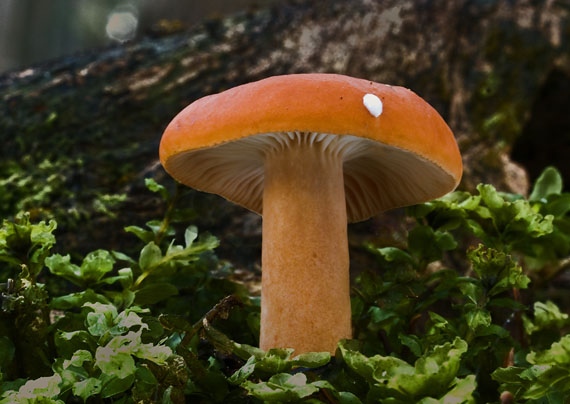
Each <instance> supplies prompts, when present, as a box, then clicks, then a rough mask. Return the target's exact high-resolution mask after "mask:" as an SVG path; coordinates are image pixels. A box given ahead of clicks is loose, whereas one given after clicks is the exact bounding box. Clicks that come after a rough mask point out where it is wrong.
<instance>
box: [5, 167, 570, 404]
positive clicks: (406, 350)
mask: <svg viewBox="0 0 570 404" xmlns="http://www.w3.org/2000/svg"><path fill="white" fill-rule="evenodd" d="M147 187H148V189H149V190H150V191H152V192H155V193H157V194H159V195H160V196H161V197H162V198H163V199H164V201H165V204H167V206H168V208H167V209H166V215H165V217H164V218H163V219H160V220H154V221H150V222H148V223H147V224H146V225H145V226H144V227H139V226H129V227H127V228H125V231H126V232H125V237H136V238H137V239H138V240H139V248H138V250H137V251H136V252H135V253H131V252H129V253H124V252H119V251H108V250H96V251H92V252H90V253H88V254H86V255H85V256H84V257H76V256H75V255H73V256H71V255H64V254H60V253H55V252H54V245H55V243H56V236H55V235H56V234H57V224H56V221H55V220H50V221H41V222H31V221H30V215H29V214H28V213H20V214H18V215H17V216H16V217H15V218H14V219H13V220H4V222H3V223H2V225H1V227H0V275H1V277H2V280H1V281H2V282H4V283H3V284H1V286H0V292H1V311H0V372H1V374H0V403H3V404H5V403H75V402H77V403H82V402H88V403H184V402H191V403H262V402H267V403H291V402H305V403H342V404H357V403H391V404H404V403H422V404H432V403H433V404H435V403H446V404H447V403H457V404H460V403H500V402H504V403H507V402H521V403H565V402H568V401H569V400H570V334H566V333H567V331H568V326H569V324H570V320H569V319H568V315H567V314H566V311H568V307H559V306H558V305H557V304H556V302H555V300H554V299H552V298H551V296H550V292H549V280H551V279H553V278H555V277H557V276H560V275H561V272H563V271H564V269H565V268H566V266H567V260H568V256H569V255H570V217H569V215H568V212H569V211H570V194H568V193H562V179H561V178H560V175H559V173H558V172H557V171H556V170H555V169H553V168H548V169H546V170H545V171H544V172H543V174H542V176H541V177H540V178H539V179H538V181H537V183H536V184H535V186H534V189H533V191H532V194H531V196H530V197H529V199H528V200H527V199H524V198H523V197H521V196H519V195H513V194H504V193H500V192H497V191H496V190H495V189H494V188H493V187H492V186H490V185H480V186H479V187H478V188H477V193H475V194H469V193H466V192H454V193H452V194H449V195H447V196H445V197H443V198H441V199H438V200H435V201H432V202H429V203H425V204H422V205H417V206H414V207H412V208H409V209H408V211H407V215H408V219H409V220H410V221H412V222H413V223H414V225H413V226H411V228H410V230H409V232H408V234H407V243H406V248H397V247H393V246H383V247H378V246H374V245H367V246H365V248H366V250H367V251H368V252H369V254H371V255H372V256H374V257H375V259H376V265H375V266H374V267H371V268H369V269H367V270H365V271H363V272H361V273H360V274H358V276H357V277H356V278H355V279H354V282H353V294H352V315H353V329H354V338H353V339H352V340H344V341H341V342H340V343H339V346H338V349H337V351H336V354H335V355H334V356H331V355H330V354H329V353H319V352H317V353H305V354H301V355H298V356H293V353H292V352H291V350H287V349H272V350H269V351H267V352H264V351H262V350H260V349H259V348H255V346H257V342H258V334H259V307H260V305H259V296H253V295H251V294H250V293H249V292H248V288H247V287H246V285H244V284H243V283H240V282H238V281H236V277H235V276H234V275H235V274H234V268H233V267H232V266H231V264H229V263H227V262H222V261H220V260H218V258H217V257H216V255H215V248H216V247H217V245H218V240H217V239H216V238H215V237H214V236H212V235H208V234H203V233H199V232H198V230H197V229H196V227H194V226H193V225H192V224H190V223H187V222H186V220H185V217H187V215H185V214H184V210H183V209H182V208H183V207H182V206H177V200H178V199H177V198H176V197H174V196H172V195H170V193H169V192H168V191H167V189H166V188H164V187H163V186H161V185H159V184H157V183H156V182H154V181H153V180H147ZM59 247H60V248H59V250H58V251H62V250H64V248H63V249H62V248H61V246H59Z"/></svg>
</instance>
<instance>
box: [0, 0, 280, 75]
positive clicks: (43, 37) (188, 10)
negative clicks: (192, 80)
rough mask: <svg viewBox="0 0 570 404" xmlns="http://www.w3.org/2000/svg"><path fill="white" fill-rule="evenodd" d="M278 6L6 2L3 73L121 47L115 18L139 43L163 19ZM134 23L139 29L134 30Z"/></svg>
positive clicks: (180, 0)
mask: <svg viewBox="0 0 570 404" xmlns="http://www.w3.org/2000/svg"><path fill="white" fill-rule="evenodd" d="M274 3H277V0H207V1H203V0H131V1H116V0H95V1H93V0H47V1H37V0H1V1H0V73H1V72H3V71H7V70H12V69H20V68H23V67H24V66H28V65H30V64H34V63H38V62H42V61H45V60H48V59H54V58H57V57H60V56H63V55H69V54H71V53H73V52H77V51H80V50H83V49H87V48H93V47H103V46H108V45H112V44H114V43H117V42H119V43H120V42H121V39H124V38H125V37H122V38H118V37H117V36H116V35H115V37H113V36H112V33H113V32H114V31H113V25H111V26H110V27H109V30H107V26H108V23H109V22H110V21H111V22H112V21H113V18H115V21H116V23H115V24H116V25H115V26H114V28H115V29H121V28H122V29H124V31H123V32H125V34H126V37H127V38H132V39H134V40H137V39H140V38H141V37H143V36H145V35H149V34H151V33H152V31H153V27H156V25H157V24H158V23H159V21H160V20H161V19H166V20H169V21H170V22H173V21H177V22H179V23H181V25H182V28H191V27H193V26H194V25H196V24H198V23H199V22H201V21H203V20H205V19H212V18H221V17H223V16H227V15H229V14H231V13H235V12H239V11H244V10H252V9H256V8H260V7H266V6H268V5H271V4H274ZM126 14H129V15H130V16H132V17H129V16H127V15H126ZM121 17H122V18H121ZM132 21H136V27H132V26H129V23H130V22H132ZM121 22H122V24H121ZM129 28H134V29H129Z"/></svg>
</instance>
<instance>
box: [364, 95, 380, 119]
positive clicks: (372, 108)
mask: <svg viewBox="0 0 570 404" xmlns="http://www.w3.org/2000/svg"><path fill="white" fill-rule="evenodd" d="M362 102H363V103H364V106H365V107H366V109H367V110H368V112H370V113H371V114H372V116H374V118H378V117H379V116H380V115H381V114H382V101H380V98H378V97H377V96H375V95H374V94H370V93H368V94H366V95H365V96H364V97H362Z"/></svg>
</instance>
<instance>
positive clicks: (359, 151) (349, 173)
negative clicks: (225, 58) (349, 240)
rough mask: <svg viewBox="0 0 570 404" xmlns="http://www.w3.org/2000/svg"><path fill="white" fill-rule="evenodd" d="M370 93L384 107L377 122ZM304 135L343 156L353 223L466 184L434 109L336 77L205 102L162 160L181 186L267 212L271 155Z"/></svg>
mask: <svg viewBox="0 0 570 404" xmlns="http://www.w3.org/2000/svg"><path fill="white" fill-rule="evenodd" d="M366 94H372V95H375V96H376V97H378V98H379V99H380V100H381V102H382V113H381V114H380V115H379V116H377V117H375V116H374V115H373V114H372V112H371V111H370V110H369V109H368V108H367V107H366V106H365V105H364V103H363V97H364V96H365V95H366ZM303 136H304V137H308V138H309V140H308V141H309V142H310V143H311V144H313V143H314V144H317V143H319V142H321V143H323V144H324V145H322V146H321V147H323V148H324V149H327V148H328V149H330V150H332V151H333V152H336V153H342V156H343V157H342V158H343V166H344V182H345V193H346V202H347V217H348V220H349V221H351V222H355V221H359V220H364V219H366V218H368V217H370V216H372V215H374V214H376V213H378V212H380V211H384V210H388V209H391V208H395V207H400V206H407V205H411V204H415V203H420V202H425V201H428V200H431V199H433V198H436V197H439V196H442V195H444V194H446V193H447V192H450V191H452V190H453V189H454V188H455V187H456V186H457V184H458V183H459V181H460V179H461V173H462V163H461V156H460V153H459V149H458V147H457V143H456V141H455V138H454V136H453V133H452V132H451V130H450V129H449V127H448V126H447V124H446V123H445V121H444V120H443V119H442V118H441V116H440V115H439V114H438V113H437V111H436V110H435V109H434V108H433V107H431V106H430V105H429V104H428V103H426V102H425V101H424V100H423V99H422V98H420V97H418V96H417V95H416V94H415V93H413V92H412V91H410V90H408V89H406V88H403V87H396V86H389V85H384V84H378V83H374V82H371V81H368V80H363V79H358V78H352V77H347V76H342V75H336V74H296V75H285V76H275V77H270V78H267V79H264V80H260V81H257V82H253V83H249V84H245V85H242V86H238V87H235V88H232V89H229V90H227V91H224V92H221V93H219V94H215V95H210V96H207V97H204V98H201V99H199V100H197V101H195V102H193V103H192V104H190V105H189V106H188V107H186V108H185V109H184V110H183V111H182V112H180V113H179V114H178V115H177V116H176V117H175V118H174V119H173V120H172V122H171V123H170V124H169V125H168V127H167V128H166V130H165V132H164V135H163V137H162V140H161V143H160V160H161V162H162V164H163V166H164V168H165V169H166V171H167V172H168V173H169V174H170V175H172V176H173V177H174V178H176V179H177V180H179V181H180V182H182V183H184V184H186V185H188V186H191V187H193V188H196V189H199V190H203V191H206V192H212V193H217V194H219V195H221V196H223V197H225V198H227V199H229V200H231V201H234V202H236V203H238V204H240V205H242V206H244V207H246V208H248V209H250V210H252V211H255V212H258V213H262V206H263V205H262V198H263V177H264V169H263V166H264V154H265V153H266V152H267V150H269V149H271V150H273V149H275V148H279V147H286V144H287V142H292V141H298V139H300V137H303ZM335 145H336V146H335Z"/></svg>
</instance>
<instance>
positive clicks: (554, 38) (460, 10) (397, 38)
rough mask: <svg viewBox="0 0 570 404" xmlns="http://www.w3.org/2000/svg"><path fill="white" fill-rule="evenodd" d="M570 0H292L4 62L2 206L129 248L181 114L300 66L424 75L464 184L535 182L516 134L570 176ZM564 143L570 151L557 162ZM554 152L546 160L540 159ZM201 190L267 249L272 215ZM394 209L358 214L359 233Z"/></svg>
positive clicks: (218, 216)
mask: <svg viewBox="0 0 570 404" xmlns="http://www.w3.org/2000/svg"><path fill="white" fill-rule="evenodd" d="M569 10H570V4H569V3H568V2H566V1H538V2H537V1H523V0H521V1H518V2H503V1H485V2H472V1H468V0H458V1H450V2H446V1H428V0H423V1H400V0H385V1H370V0H336V1H326V0H304V1H293V2H289V3H286V4H279V5H276V6H274V7H272V8H269V9H264V10H258V11H250V12H245V13H243V14H240V15H237V16H234V17H231V18H227V19H213V20H209V21H206V22H205V23H204V24H202V25H200V26H198V27H196V28H194V29H192V30H190V31H188V32H183V33H176V34H172V35H167V36H164V37H152V38H151V37H149V38H147V39H144V40H142V41H140V42H137V43H130V44H126V45H123V46H115V47H111V48H107V49H97V50H92V51H89V52H86V53H82V54H76V55H72V56H69V57H65V58H62V59H59V60H55V61H52V62H49V63H45V64H43V65H38V66H32V67H30V68H27V69H24V70H22V71H15V72H10V73H8V74H5V75H3V76H1V77H0V139H1V144H2V147H1V148H0V212H1V214H2V216H3V217H8V216H10V215H13V214H14V213H15V212H16V211H18V210H20V209H27V210H31V211H32V213H33V215H35V217H38V218H41V217H45V216H55V217H56V218H57V219H58V220H59V221H60V230H59V236H58V237H59V240H60V242H59V244H58V245H59V246H60V248H61V249H63V250H65V251H69V250H73V251H79V252H85V251H88V250H91V249H94V248H114V249H119V250H120V249H121V248H123V247H125V248H126V247H128V246H125V245H124V243H125V241H124V240H125V239H126V237H125V236H124V233H122V226H123V225H125V224H139V225H140V224H142V223H144V222H145V221H146V220H147V219H149V218H154V217H157V216H158V215H160V213H161V212H160V210H161V209H162V207H161V205H160V204H159V203H158V201H157V199H156V198H152V197H149V194H148V193H147V192H146V191H145V190H144V186H143V184H144V181H143V178H145V177H149V176H153V177H155V178H157V180H158V181H170V180H168V179H166V176H165V174H164V172H163V171H162V169H161V167H160V164H159V162H158V156H157V150H158V143H159V140H160V136H161V133H162V131H163V129H164V128H165V126H166V125H167V124H168V122H169V121H170V119H171V118H172V117H173V116H174V115H175V114H176V113H177V112H178V111H179V110H180V109H182V108H183V107H184V106H186V105H187V104H189V103H190V102H192V101H193V100H195V99H197V98H199V97H202V96H204V95H207V94H211V93H214V92H219V91H222V90H225V89H227V88H230V87H233V86H236V85H239V84H242V83H245V82H249V81H253V80H258V79H261V78H264V77H267V76H271V75H278V74H288V73H301V72H334V73H341V74H347V75H351V76H357V77H363V78H367V79H370V80H374V81H378V82H384V83H390V84H395V85H402V86H405V87H408V88H411V89H413V90H414V91H415V92H416V93H418V94H419V95H420V96H422V97H423V98H425V99H426V100H427V101H428V102H430V103H431V104H432V105H433V106H434V107H435V108H436V109H437V110H438V111H439V112H440V113H441V115H442V116H443V117H444V118H445V119H446V121H447V122H448V123H449V125H450V127H451V128H452V130H453V131H454V133H455V134H456V136H457V139H458V142H459V145H460V148H461V150H462V153H463V156H464V163H465V174H464V180H463V182H462V185H461V187H462V188H463V189H473V188H474V186H475V185H476V184H478V183H479V182H481V181H484V182H489V183H492V184H494V185H496V186H497V187H498V188H500V189H501V190H505V191H511V192H519V193H525V192H527V189H528V179H527V174H526V173H525V171H524V169H522V168H521V167H520V166H518V165H516V164H514V163H513V162H512V159H511V152H512V151H513V149H515V151H517V153H518V158H519V160H520V161H521V162H523V163H528V167H530V168H532V169H533V170H539V169H540V168H542V167H539V165H540V164H541V163H542V164H543V165H544V164H547V163H551V164H557V163H558V165H559V168H560V169H561V170H562V171H563V172H564V173H565V174H566V177H567V178H568V174H570V172H569V171H568V167H567V165H566V166H562V164H563V161H564V159H563V158H565V156H564V153H563V151H565V150H567V149H568V144H569V140H568V139H569V137H568V132H567V130H566V129H567V128H568V126H569V124H568V122H569V119H570V118H569V115H568V114H567V113H566V112H565V111H564V106H567V105H568V99H567V98H568V97H570V96H569V95H568V92H567V91H563V89H564V88H567V87H568V85H569V83H570V62H569V61H570V59H569V39H570V23H569V22H570V20H569ZM545 103H546V104H545ZM548 103H551V104H552V105H551V106H550V107H549V105H550V104H548ZM549 128H550V129H549ZM560 131H562V132H563V133H562V134H561V135H559V133H558V132H560ZM564 131H565V132H564ZM536 132H539V133H540V138H539V140H537V137H535V135H536ZM552 150H557V151H558V152H557V154H556V155H559V156H562V157H561V160H560V161H548V156H549V155H550V154H549V153H551V151H552ZM539 155H540V156H547V157H546V161H542V160H541V161H539V162H537V161H531V160H536V159H533V156H539ZM529 161H530V162H529ZM533 175H536V172H531V176H533ZM169 184H170V185H169V186H170V187H172V182H170V183H169ZM121 194H125V195H126V200H124V201H123V202H121V203H118V204H117V206H114V204H115V202H119V201H120V199H121V197H119V196H117V195H121ZM187 199H188V203H191V204H192V206H193V207H194V208H195V210H196V212H199V214H198V217H196V221H197V222H198V224H199V226H202V227H203V228H208V229H209V230H210V231H212V232H214V233H215V234H217V235H218V236H221V237H222V238H223V240H222V247H221V249H220V255H222V256H225V257H230V258H231V259H232V260H233V261H234V262H236V263H238V264H243V265H246V263H250V264H251V262H255V260H256V259H258V257H259V245H260V232H259V224H260V220H259V218H257V217H256V216H254V215H253V214H251V213H248V212H246V211H244V210H242V209H241V208H238V207H235V206H233V205H231V204H228V203H226V202H225V201H223V200H222V199H221V198H218V197H215V196H205V195H202V194H199V193H191V194H189V196H187ZM109 215H116V216H117V218H115V219H113V220H111V219H110V218H109ZM390 220H391V219H390V217H389V216H387V215H384V216H381V217H379V218H375V219H372V220H370V221H367V222H365V223H364V224H361V225H356V226H354V227H353V228H352V230H351V232H352V234H353V235H354V238H353V240H355V241H354V243H356V244H358V243H360V241H361V237H358V235H363V234H364V235H366V237H370V236H372V237H375V236H374V234H375V232H376V230H377V229H378V227H379V223H380V222H382V223H385V222H389V221H390ZM380 242H381V241H380Z"/></svg>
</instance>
